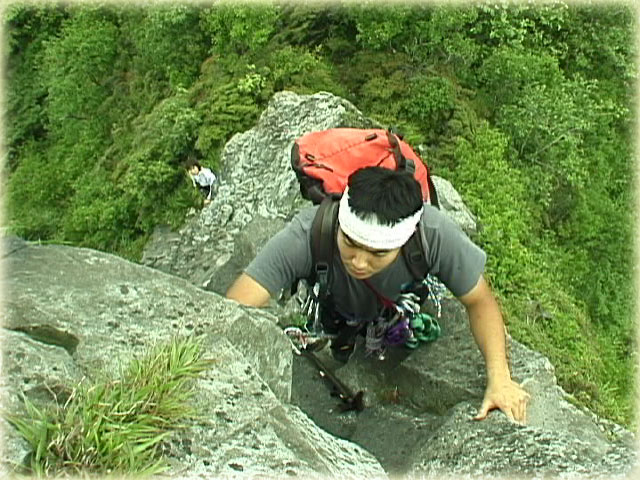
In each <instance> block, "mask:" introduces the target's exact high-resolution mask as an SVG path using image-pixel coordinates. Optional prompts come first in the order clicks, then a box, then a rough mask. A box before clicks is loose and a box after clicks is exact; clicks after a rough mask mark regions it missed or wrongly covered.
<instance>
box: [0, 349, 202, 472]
mask: <svg viewBox="0 0 640 480" xmlns="http://www.w3.org/2000/svg"><path fill="white" fill-rule="evenodd" d="M202 355H203V352H202V348H201V345H200V344H199V343H198V342H197V341H195V340H194V339H187V338H175V339H173V340H172V341H171V342H169V343H166V344H160V345H157V346H155V347H153V348H151V349H149V351H148V352H146V354H145V355H143V356H141V357H140V358H135V359H133V360H132V361H131V362H130V363H129V364H128V365H126V366H124V367H123V368H122V372H121V373H120V375H119V376H118V377H117V378H115V377H113V376H107V375H104V373H101V372H98V374H99V375H101V377H106V378H100V379H94V380H93V381H91V382H89V381H84V382H83V383H80V384H79V385H77V386H75V387H73V388H69V389H66V390H60V389H59V390H60V391H58V392H57V394H56V400H57V401H56V402H55V403H54V404H53V405H52V406H44V407H43V406H39V405H37V404H34V403H31V402H30V401H29V400H28V399H26V398H25V406H26V413H25V414H24V415H16V416H11V417H9V421H10V422H11V423H12V424H13V425H15V426H16V428H17V429H18V430H19V431H20V433H21V434H22V435H23V436H24V438H25V439H26V440H27V442H28V443H29V445H30V446H31V447H32V454H31V458H30V462H29V465H28V470H29V472H27V473H34V474H36V475H37V476H38V477H47V478H50V477H60V476H69V475H79V474H82V475H86V474H96V475H105V474H112V475H116V474H152V473H158V472H161V471H162V470H164V469H166V462H165V460H164V459H163V458H161V457H160V455H159V451H158V447H159V445H160V443H161V442H162V440H163V439H164V438H166V437H167V436H168V435H169V434H170V433H171V432H172V431H174V430H176V429H178V428H182V427H183V426H184V425H185V421H186V419H188V418H191V417H195V416H197V412H195V410H194V408H193V406H192V405H191V404H190V399H191V398H192V396H193V394H194V390H193V386H194V380H195V379H196V378H198V376H200V374H201V373H202V372H204V371H206V370H207V369H208V368H210V366H211V364H212V361H211V360H208V359H205V358H203V356H202Z"/></svg>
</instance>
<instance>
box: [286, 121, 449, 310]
mask: <svg viewBox="0 0 640 480" xmlns="http://www.w3.org/2000/svg"><path fill="white" fill-rule="evenodd" d="M291 166H292V168H293V170H294V172H295V173H296V177H297V179H298V183H299V184H300V192H301V194H302V196H303V197H304V198H306V199H308V200H311V201H312V202H313V203H314V204H320V208H319V209H318V212H317V214H316V216H315V218H314V220H313V225H312V227H311V232H312V233H311V252H312V255H313V271H312V275H311V278H310V279H307V280H308V281H310V283H311V285H313V283H315V282H317V283H319V285H320V295H319V297H320V299H321V300H324V299H326V298H327V295H328V291H329V285H330V284H331V277H332V274H331V268H330V267H331V265H332V258H333V254H334V249H335V236H336V233H337V232H336V228H337V224H338V222H337V218H338V205H339V201H338V199H339V198H340V197H341V196H342V192H343V191H344V189H345V187H346V186H347V180H348V178H349V175H350V174H351V173H353V172H355V171H356V170H358V169H360V168H364V167H371V166H381V167H386V168H389V169H393V170H407V171H409V172H412V173H413V175H414V177H415V179H416V180H417V181H418V183H419V184H420V187H421V189H422V198H423V200H424V201H425V202H429V203H431V204H432V205H434V206H438V198H437V195H436V190H435V187H434V185H433V182H432V180H431V176H430V175H429V170H428V169H427V166H426V165H425V164H424V162H423V161H422V160H421V159H420V157H419V156H418V155H417V154H416V153H415V152H414V151H413V149H412V148H411V147H410V146H409V145H408V144H407V143H405V142H404V141H402V140H401V139H400V138H398V137H397V136H396V135H395V134H394V133H392V132H391V131H390V130H383V129H357V128H332V129H329V130H323V131H318V132H312V133H309V134H306V135H303V136H302V137H300V138H298V139H297V140H296V141H295V143H294V145H293V147H292V149H291ZM402 254H403V257H404V259H405V262H406V263H407V266H408V268H409V270H410V271H411V273H412V275H413V276H414V277H415V278H416V280H422V279H423V278H424V277H425V276H426V274H427V271H428V266H427V262H426V259H425V258H424V249H423V246H422V238H421V235H419V234H418V232H417V231H416V234H414V235H412V236H411V238H410V239H409V241H408V242H407V243H406V244H405V245H404V246H403V247H402Z"/></svg>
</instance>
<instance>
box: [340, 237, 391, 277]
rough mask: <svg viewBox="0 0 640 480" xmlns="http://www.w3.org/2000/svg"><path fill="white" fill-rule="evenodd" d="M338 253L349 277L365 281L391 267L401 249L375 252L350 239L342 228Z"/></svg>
mask: <svg viewBox="0 0 640 480" xmlns="http://www.w3.org/2000/svg"><path fill="white" fill-rule="evenodd" d="M338 251H339V252H340V259H341V260H342V263H343V264H344V266H345V269H346V270H347V272H348V273H349V275H351V276H352V277H354V278H357V279H358V280H364V279H366V278H369V277H371V276H372V275H375V274H376V273H378V272H380V271H382V270H384V269H385V268H386V267H387V266H389V265H391V263H393V261H394V260H395V259H396V257H397V256H398V253H399V252H400V249H399V248H394V249H392V250H375V249H372V248H369V247H365V246H364V245H361V244H359V243H357V242H356V241H354V240H352V239H351V238H349V237H348V236H347V235H345V233H344V232H343V231H342V229H341V228H338Z"/></svg>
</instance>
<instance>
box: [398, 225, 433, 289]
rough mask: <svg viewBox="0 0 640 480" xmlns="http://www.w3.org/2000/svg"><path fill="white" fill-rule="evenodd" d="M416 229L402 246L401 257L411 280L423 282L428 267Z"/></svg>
mask: <svg viewBox="0 0 640 480" xmlns="http://www.w3.org/2000/svg"><path fill="white" fill-rule="evenodd" d="M418 228H420V227H418ZM418 228H416V230H415V232H413V235H411V237H410V238H409V240H408V241H407V243H405V244H404V245H403V246H402V257H403V258H404V261H405V263H406V264H407V268H408V269H409V271H410V272H411V275H413V278H414V279H416V280H423V279H424V278H425V277H426V276H427V272H428V271H429V266H428V265H427V259H426V257H425V254H424V253H425V252H424V245H423V244H422V235H421V234H420V230H419V229H418Z"/></svg>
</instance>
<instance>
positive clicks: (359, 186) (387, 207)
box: [348, 167, 422, 225]
mask: <svg viewBox="0 0 640 480" xmlns="http://www.w3.org/2000/svg"><path fill="white" fill-rule="evenodd" d="M348 185H349V206H350V207H351V208H352V209H353V211H354V213H355V214H356V215H358V216H359V217H361V218H363V219H364V218H366V217H368V216H369V215H375V216H376V217H377V219H378V221H379V222H380V223H381V224H383V225H394V224H396V223H397V222H399V221H400V220H402V219H403V218H406V217H408V216H410V215H413V214H414V213H416V212H417V211H418V210H420V208H421V207H422V190H421V189H420V184H419V183H418V181H417V180H416V179H415V178H414V177H413V175H412V174H411V173H409V172H405V171H396V170H390V169H388V168H383V167H365V168H361V169H359V170H356V171H355V172H354V173H352V174H351V175H350V176H349V180H348Z"/></svg>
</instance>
